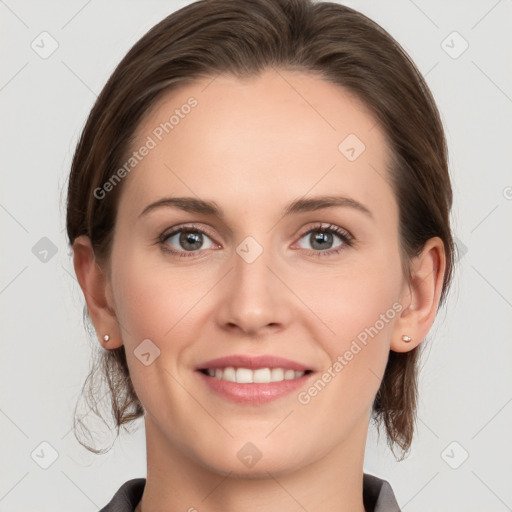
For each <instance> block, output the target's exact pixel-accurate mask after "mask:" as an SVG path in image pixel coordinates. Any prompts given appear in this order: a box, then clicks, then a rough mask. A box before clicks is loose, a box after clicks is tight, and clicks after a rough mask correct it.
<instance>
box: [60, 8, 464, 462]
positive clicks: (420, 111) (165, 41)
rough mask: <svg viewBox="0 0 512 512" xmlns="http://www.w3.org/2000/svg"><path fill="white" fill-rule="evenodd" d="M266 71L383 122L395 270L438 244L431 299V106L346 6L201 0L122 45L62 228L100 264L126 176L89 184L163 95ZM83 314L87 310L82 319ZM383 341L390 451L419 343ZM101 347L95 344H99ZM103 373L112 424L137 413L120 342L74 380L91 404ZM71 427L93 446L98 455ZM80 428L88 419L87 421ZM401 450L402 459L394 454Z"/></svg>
mask: <svg viewBox="0 0 512 512" xmlns="http://www.w3.org/2000/svg"><path fill="white" fill-rule="evenodd" d="M268 69H277V70H295V71H299V72H304V73H312V74H316V75H318V76H320V77H321V78H322V79H324V80H326V81H329V82H332V83H334V84H337V85H339V86H341V87H342V88H344V90H345V91H348V92H349V93H352V94H353V95H354V96H355V97H356V98H357V99H359V100H360V101H361V102H362V103H363V104H364V105H366V107H367V108H368V109H369V111H370V112H371V114H372V115H373V116H374V117H375V119H376V120H377V122H378V123H379V125H380V126H381V128H382V130H383V133H384V135H385V136H386V138H387V142H388V145H389V148H390V150H391V151H390V152H391V158H390V161H391V162H390V165H389V181H390V184H391V186H392V188H393V191H394V194H395V197H396V200H397V204H398V208H399V227H398V229H399V235H400V253H401V258H402V264H403V267H404V271H405V272H407V269H408V268H409V267H408V265H409V262H410V261H411V259H412V258H413V257H414V256H416V255H418V254H419V253H420V252H421V250H422V248H423V247H424V245H425V243H426V241H427V240H428V239H430V238H431V237H436V236H437V237H440V238H441V240H442V241H443V243H444V250H445V255H446V271H445V275H444V282H443V287H442V292H441V299H440V305H441V304H442V303H443V302H444V301H445V297H446V292H447V289H448V287H449V283H450V281H451V277H452V270H453V263H454V250H455V246H454V243H453V239H452V234H451V230H450V219H449V215H450V209H451V205H452V189H451V184H450V178H449V173H448V155H447V147H446V141H445V135H444V131H443V127H442V122H441V119H440V115H439V112H438V110H437V107H436V104H435V101H434V99H433V97H432V94H431V92H430V90H429V88H428V86H427V84H426V82H425V80H424V78H423V77H422V75H421V73H420V72H419V71H418V69H417V68H416V66H415V64H414V63H413V61H412V60H411V59H410V57H409V56H408V55H407V53H406V52H405V51H404V50H403V49H402V47H401V46H400V45H399V44H398V43H397V42H396V41H395V39H394V38H393V37H392V36H390V35H389V34H388V32H386V31H385V30H384V29H383V28H382V27H380V26H379V25H378V24H377V23H375V22H373V21H372V20H371V19H369V18H367V17H366V16H365V15H363V14H361V13H359V12H357V11H355V10H353V9H351V8H349V7H346V6H343V5H339V4H336V3H331V2H314V1H312V0H244V1H243V2H241V1H239V0H209V1H208V0H201V1H197V2H194V3H192V4H189V5H188V6H186V7H184V8H182V9H180V10H178V11H176V12H174V13H173V14H171V15H169V16H168V17H166V18H165V19H164V20H162V21H161V22H159V23H158V24H157V25H155V26H154V27H153V28H152V29H151V30H149V32H147V33H146V34H145V35H144V36H143V37H142V38H141V39H140V40H139V41H138V42H137V43H136V44H135V45H134V46H133V47H132V48H131V49H130V51H129V52H128V53H127V54H126V56H125V57H124V58H123V60H122V61H121V62H120V63H119V65H118V66H117V68H116V69H115V71H114V72H113V74H112V75H111V76H110V78H109V80H108V82H107V83H106V85H105V87H104V88H103V90H102V91H101V93H100V95H99V96H98V98H97V100H96V102H95V104H94V106H93V108H92V110H91V112H90V115H89V117H88V119H87V122H86V124H85V127H84V129H83V132H82V134H81V137H80V139H79V141H78V144H77V147H76V151H75V153H74V157H73V161H72V166H71V173H70V176H69V185H68V202H67V234H68V238H69V243H70V244H71V245H72V244H73V242H74V240H75V238H77V237H78V236H80V235H87V236H88V237H89V238H90V240H91V244H92V247H93V249H94V252H95V256H96V258H97V260H98V262H101V263H102V264H105V265H107V266H108V265H109V254H110V250H111V244H112V235H113V232H114V227H115V221H116V211H117V204H118V200H119V196H120V193H121V191H122V188H123V184H122V183H119V184H118V185H117V186H116V187H115V188H114V189H113V190H112V191H111V192H110V193H109V194H107V195H106V197H104V198H102V199H101V200H100V199H98V198H96V197H95V195H94V190H96V189H97V187H101V186H102V184H104V183H106V182H107V181H108V180H110V179H111V178H112V176H113V175H114V174H115V172H116V170H118V169H119V167H120V166H121V165H122V162H123V161H125V160H124V157H125V156H126V154H127V153H128V152H129V149H130V145H131V143H132V142H133V139H134V135H135V133H136V130H137V127H138V126H139V124H140V123H141V120H142V118H143V116H144V115H145V114H147V113H148V112H149V110H150V108H152V107H154V106H155V104H156V102H157V101H158V100H159V99H160V98H162V97H163V95H165V94H166V93H168V92H169V91H171V90H174V89H176V88H177V87H179V86H181V85H186V84H187V83H190V82H191V81H194V79H200V78H205V77H206V78H207V77H214V76H216V75H218V74H221V73H224V74H230V75H234V76H235V77H237V78H240V79H242V78H246V77H256V76H258V75H259V74H260V73H262V72H263V71H265V70H268ZM85 319H87V320H88V313H87V308H85V309H84V320H85ZM422 345H423V344H420V345H418V346H417V347H416V348H414V349H413V350H411V351H409V352H404V353H397V352H394V351H390V353H389V359H388V362H387V366H386V369H385V373H384V376H383V379H382V382H381V385H380V388H379V390H378V392H377V394H376V396H375V399H374V402H373V405H372V418H373V420H374V421H375V423H376V425H377V426H378V429H379V432H380V426H381V425H382V424H384V426H385V429H386V434H387V442H388V445H389V447H390V448H391V450H392V451H393V454H395V452H394V446H396V445H397V446H399V447H400V448H401V449H402V450H403V452H407V451H408V450H409V449H410V446H411V443H412V438H413V433H414V424H415V421H416V406H417V376H418V360H419V354H420V347H421V346H422ZM100 352H101V353H100ZM98 372H99V373H100V377H101V378H100V381H101V380H103V381H104V383H106V385H107V394H109V395H110V400H111V407H110V410H111V414H112V417H113V419H114V421H115V426H116V428H117V435H119V430H120V428H121V426H123V427H124V428H125V429H126V425H127V424H128V423H130V422H131V421H132V420H134V419H136V418H139V417H140V416H143V415H144V408H143V406H142V404H141V402H140V401H139V399H138V397H137V395H136V393H135V390H134V388H133V386H132V382H131V379H130V375H129V371H128V366H127V362H126V355H125V349H124V346H121V347H119V348H117V349H113V350H106V351H105V350H103V349H99V351H98V352H97V354H96V359H95V360H94V361H93V365H92V369H91V371H90V373H89V375H88V378H87V380H86V382H85V383H84V387H83V389H82V397H85V398H86V400H87V402H88V404H89V406H90V407H91V409H92V410H93V411H94V412H95V413H96V414H97V415H98V416H100V417H101V413H100V412H99V411H98V408H97V404H98V401H99V400H98V396H97V394H98V391H99V389H100V387H101V386H100V382H99V380H98V379H97V378H96V375H97V373H98ZM77 426H80V427H82V428H83V427H84V424H83V422H82V420H81V419H79V418H78V419H77V414H76V409H75V436H76V437H77V439H78V440H79V442H80V443H81V444H82V445H83V446H85V447H86V448H87V449H89V450H90V451H93V452H95V453H100V452H101V453H103V452H104V451H105V450H97V449H95V448H94V447H93V446H89V445H88V444H86V443H85V442H84V441H83V440H82V439H80V438H79V437H78V436H77ZM86 430H87V429H86ZM402 458H403V457H402Z"/></svg>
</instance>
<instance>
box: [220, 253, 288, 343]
mask: <svg viewBox="0 0 512 512" xmlns="http://www.w3.org/2000/svg"><path fill="white" fill-rule="evenodd" d="M244 249H248V250H246V251H245V252H244ZM255 250H257V247H255V246H254V245H252V246H251V244H249V245H245V246H244V245H243V244H241V246H240V247H239V248H238V251H237V253H235V254H234V255H233V267H232V269H231V271H230V272H229V274H228V276H226V279H224V280H223V281H224V282H223V284H222V285H221V287H222V293H221V294H220V296H219V308H218V309H217V321H218V322H219V325H220V326H221V328H222V329H224V330H229V331H232V332H236V331H239V333H238V334H239V335H241V334H245V335H250V336H259V335H263V334H265V333H267V334H268V332H270V331H278V330H281V329H283V328H285V327H286V325H287V324H288V323H289V321H290V318H291V310H290V295H291V293H290V291H289V290H288V289H287V287H286V286H285V284H283V276H280V275H279V271H278V270H276V268H277V263H276V261H275V258H273V257H272V254H271V251H270V249H269V250H266V249H265V248H263V251H262V252H261V253H260V254H259V255H258V256H257V257H256V259H254V260H253V258H254V256H255V254H254V251H255ZM251 251H253V254H252V255H251Z"/></svg>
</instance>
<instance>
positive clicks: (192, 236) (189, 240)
mask: <svg viewBox="0 0 512 512" xmlns="http://www.w3.org/2000/svg"><path fill="white" fill-rule="evenodd" d="M180 244H181V245H182V247H183V248H184V249H185V250H187V251H193V250H195V249H199V248H200V247H201V234H200V233H195V232H192V231H187V232H186V233H182V235H181V236H180Z"/></svg>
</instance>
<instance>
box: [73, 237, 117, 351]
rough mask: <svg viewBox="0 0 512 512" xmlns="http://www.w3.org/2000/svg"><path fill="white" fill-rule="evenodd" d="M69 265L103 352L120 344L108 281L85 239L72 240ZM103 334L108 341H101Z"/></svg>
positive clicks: (88, 242)
mask: <svg viewBox="0 0 512 512" xmlns="http://www.w3.org/2000/svg"><path fill="white" fill-rule="evenodd" d="M73 265H74V267H75V273H76V276H77V278H78V282H79V284H80V288H82V292H83V294H84V297H85V301H86V303H87V310H88V311H89V316H90V318H91V321H92V323H93V325H94V328H95V329H96V333H97V335H98V338H99V340H100V342H101V344H102V345H103V347H104V348H106V349H112V348H118V347H120V346H121V345H122V344H123V342H122V339H121V332H120V329H119V324H118V321H117V317H116V314H115V308H114V301H113V296H112V288H111V285H110V279H109V277H108V276H107V274H106V273H105V272H104V271H103V270H102V269H101V268H100V266H99V265H98V263H97V261H96V257H95V255H94V250H93V248H92V245H91V241H90V239H89V237H88V236H85V235H81V236H79V237H77V238H76V239H75V241H74V243H73ZM105 334H107V335H108V336H109V337H110V339H109V340H108V341H105V340H104V339H103V336H104V335H105Z"/></svg>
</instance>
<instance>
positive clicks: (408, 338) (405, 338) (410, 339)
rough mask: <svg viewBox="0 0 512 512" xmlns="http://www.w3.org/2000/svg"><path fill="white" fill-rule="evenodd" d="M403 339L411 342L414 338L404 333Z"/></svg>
mask: <svg viewBox="0 0 512 512" xmlns="http://www.w3.org/2000/svg"><path fill="white" fill-rule="evenodd" d="M402 340H403V341H405V342H406V343H409V342H410V341H412V338H411V337H410V336H407V335H406V334H404V335H403V336H402Z"/></svg>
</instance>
